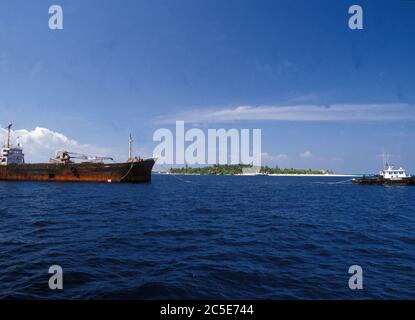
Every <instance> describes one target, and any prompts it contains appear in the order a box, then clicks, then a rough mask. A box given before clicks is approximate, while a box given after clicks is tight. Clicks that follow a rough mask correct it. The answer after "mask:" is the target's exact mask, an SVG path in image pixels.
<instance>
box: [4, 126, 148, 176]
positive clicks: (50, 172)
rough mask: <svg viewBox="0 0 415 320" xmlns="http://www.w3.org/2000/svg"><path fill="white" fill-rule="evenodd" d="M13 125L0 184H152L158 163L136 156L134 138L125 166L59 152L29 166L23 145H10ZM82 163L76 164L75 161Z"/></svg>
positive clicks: (5, 148)
mask: <svg viewBox="0 0 415 320" xmlns="http://www.w3.org/2000/svg"><path fill="white" fill-rule="evenodd" d="M11 127H12V124H10V125H9V126H8V127H7V129H8V134H7V143H6V144H5V146H4V147H3V148H2V149H1V153H0V180H6V181H50V182H52V181H57V182H63V181H69V182H150V181H151V170H152V168H153V166H154V164H155V159H153V158H148V159H142V158H138V157H133V155H132V141H133V140H132V138H131V135H130V138H129V141H128V147H129V149H128V151H129V152H128V160H127V161H126V162H122V163H105V162H104V161H107V160H111V161H113V159H112V158H109V157H97V156H94V157H91V156H86V155H84V154H79V153H74V152H69V151H58V152H57V153H56V157H55V158H54V159H50V161H49V163H33V164H28V163H25V160H24V153H23V148H22V146H21V145H20V143H17V146H16V147H13V146H12V145H11V143H10V130H11ZM76 159H77V160H78V161H79V160H81V162H75V161H74V160H76Z"/></svg>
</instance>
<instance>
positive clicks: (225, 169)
mask: <svg viewBox="0 0 415 320" xmlns="http://www.w3.org/2000/svg"><path fill="white" fill-rule="evenodd" d="M243 169H245V170H248V171H255V170H254V168H253V167H252V166H250V165H243V164H237V165H214V166H210V167H198V168H195V167H185V168H175V169H174V168H172V169H170V173H174V174H201V175H235V174H242V173H243ZM257 171H259V172H260V173H266V174H325V173H332V172H331V171H328V170H311V169H306V170H302V169H294V168H289V169H288V168H285V169H281V168H278V167H275V168H270V167H268V166H265V167H261V168H260V170H257Z"/></svg>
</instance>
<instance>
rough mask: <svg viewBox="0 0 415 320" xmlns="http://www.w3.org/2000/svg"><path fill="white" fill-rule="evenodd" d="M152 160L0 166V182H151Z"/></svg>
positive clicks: (153, 161)
mask: <svg viewBox="0 0 415 320" xmlns="http://www.w3.org/2000/svg"><path fill="white" fill-rule="evenodd" d="M154 163H155V160H154V159H145V160H139V161H134V162H125V163H111V164H105V163H68V164H60V163H39V164H18V165H7V166H0V180H5V181H51V182H52V181H56V182H151V171H152V168H153V166H154Z"/></svg>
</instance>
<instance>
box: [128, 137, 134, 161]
mask: <svg viewBox="0 0 415 320" xmlns="http://www.w3.org/2000/svg"><path fill="white" fill-rule="evenodd" d="M133 141H134V140H133V138H132V137H131V134H130V136H129V137H128V161H132V160H133Z"/></svg>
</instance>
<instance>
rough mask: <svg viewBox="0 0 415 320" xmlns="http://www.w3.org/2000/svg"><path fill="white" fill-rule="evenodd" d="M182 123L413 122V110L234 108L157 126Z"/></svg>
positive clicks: (402, 105) (407, 107)
mask: <svg viewBox="0 0 415 320" xmlns="http://www.w3.org/2000/svg"><path fill="white" fill-rule="evenodd" d="M177 120H183V121H186V122H190V123H205V122H217V123H219V122H232V121H270V120H273V121H347V122H356V121H403V120H415V106H412V105H410V104H405V103H396V104H333V105H331V106H320V105H289V106H257V107H253V106H238V107H234V108H227V109H217V110H203V109H201V110H193V111H190V112H187V113H183V114H179V115H177V116H174V117H169V118H162V119H160V121H158V122H159V123H174V122H175V121H177Z"/></svg>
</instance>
